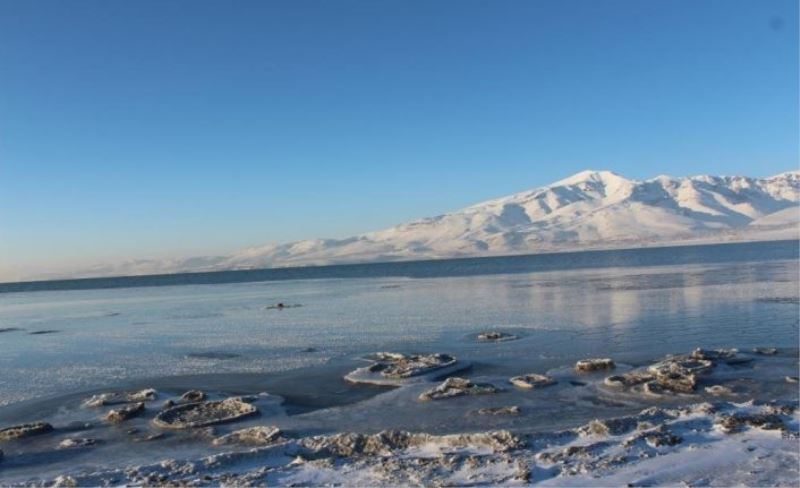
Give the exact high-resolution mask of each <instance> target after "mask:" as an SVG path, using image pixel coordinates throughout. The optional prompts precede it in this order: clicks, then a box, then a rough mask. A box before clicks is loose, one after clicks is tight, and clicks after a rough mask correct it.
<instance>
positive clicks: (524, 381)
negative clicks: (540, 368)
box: [508, 373, 556, 390]
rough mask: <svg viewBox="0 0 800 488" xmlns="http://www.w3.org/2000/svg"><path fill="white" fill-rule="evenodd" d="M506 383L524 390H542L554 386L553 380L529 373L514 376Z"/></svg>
mask: <svg viewBox="0 0 800 488" xmlns="http://www.w3.org/2000/svg"><path fill="white" fill-rule="evenodd" d="M508 381H509V383H511V384H512V385H514V386H516V387H519V388H525V389H528V390H530V389H532V388H542V387H545V386H550V385H554V384H556V382H555V380H554V379H553V378H551V377H549V376H546V375H543V374H536V373H530V374H526V375H522V376H515V377H513V378H511V379H510V380H508Z"/></svg>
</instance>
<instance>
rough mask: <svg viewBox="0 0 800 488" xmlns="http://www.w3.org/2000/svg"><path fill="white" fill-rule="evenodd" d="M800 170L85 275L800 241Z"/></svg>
mask: <svg viewBox="0 0 800 488" xmlns="http://www.w3.org/2000/svg"><path fill="white" fill-rule="evenodd" d="M798 205H800V171H792V172H787V173H782V174H779V175H776V176H773V177H771V178H763V179H757V178H747V177H743V176H725V177H719V176H695V177H689V178H672V177H668V176H658V177H656V178H653V179H649V180H645V181H636V180H628V179H626V178H624V177H622V176H620V175H617V174H615V173H612V172H610V171H583V172H581V173H578V174H576V175H573V176H571V177H569V178H566V179H563V180H561V181H558V182H556V183H553V184H551V185H549V186H545V187H541V188H536V189H533V190H529V191H524V192H521V193H517V194H514V195H511V196H507V197H503V198H498V199H495V200H490V201H487V202H483V203H480V204H477V205H473V206H471V207H467V208H465V209H463V210H459V211H456V212H452V213H448V214H444V215H439V216H436V217H431V218H425V219H420V220H416V221H413V222H409V223H406V224H401V225H398V226H395V227H391V228H389V229H385V230H381V231H376V232H368V233H365V234H361V235H357V236H354V237H350V238H347V239H314V240H307V241H299V242H293V243H288V244H269V245H265V246H261V247H253V248H249V249H245V250H242V251H240V252H237V253H234V254H232V255H230V256H219V257H195V258H189V259H175V260H170V261H148V260H137V261H133V262H129V263H118V264H115V265H111V266H98V267H95V268H93V269H91V270H85V271H84V273H82V274H83V275H95V276H96V275H109V274H146V273H169V272H177V271H205V270H220V269H239V268H258V267H275V266H293V265H309V264H332V263H352V262H368V261H372V262H374V261H392V260H401V259H430V258H443V257H458V256H481V255H502V254H521V253H535V252H542V251H554V250H566V249H573V250H574V249H581V248H598V247H605V248H610V247H626V246H639V245H651V244H658V243H665V244H666V243H678V242H720V241H735V240H759V239H763V240H769V239H790V238H797V237H798V236H800V233H799V232H798V229H800V207H798Z"/></svg>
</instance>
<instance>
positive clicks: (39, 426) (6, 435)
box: [0, 422, 53, 442]
mask: <svg viewBox="0 0 800 488" xmlns="http://www.w3.org/2000/svg"><path fill="white" fill-rule="evenodd" d="M52 431H53V426H52V425H50V424H48V423H47V422H33V423H30V424H21V425H14V426H11V427H6V428H4V429H0V442H2V441H10V440H13V439H21V438H23V437H31V436H34V435H40V434H47V433H48V432H52Z"/></svg>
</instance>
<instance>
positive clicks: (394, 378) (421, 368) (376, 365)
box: [345, 352, 469, 385]
mask: <svg viewBox="0 0 800 488" xmlns="http://www.w3.org/2000/svg"><path fill="white" fill-rule="evenodd" d="M367 360H368V361H371V362H372V364H370V365H369V366H366V367H364V368H358V369H356V370H355V371H353V372H351V373H349V374H347V375H345V380H347V381H350V382H351V383H373V384H384V385H395V384H403V383H407V382H408V381H409V380H411V379H416V378H426V379H432V378H434V377H436V376H441V375H445V374H449V373H452V372H454V371H458V370H459V369H464V368H466V367H468V366H469V365H468V364H464V363H459V361H458V360H457V359H456V358H455V357H454V356H451V355H449V354H441V353H436V354H409V355H406V354H400V353H394V352H378V353H375V354H372V355H371V356H368V357H367Z"/></svg>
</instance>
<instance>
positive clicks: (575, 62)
mask: <svg viewBox="0 0 800 488" xmlns="http://www.w3.org/2000/svg"><path fill="white" fill-rule="evenodd" d="M797 18H798V6H797V2H796V0H747V1H736V0H717V1H711V0H691V1H682V0H647V1H645V0H631V1H617V0H580V1H574V0H567V1H563V0H558V1H556V0H550V1H545V0H515V1H504V0H498V1H488V0H486V1H471V0H459V1H445V0H435V1H428V0H425V1H411V0H402V1H401V0H397V1H387V0H377V1H375V0H364V1H355V2H354V1H345V0H336V1H328V0H317V1H304V0H299V1H298V0H286V1H266V0H264V1H261V0H260V1H244V0H239V1H235V2H224V1H217V0H215V1H200V0H185V1H167V0H159V1H146V0H138V1H121V0H98V1H95V0H80V1H77V0H76V1H47V0H35V1H27V0H14V1H8V0H2V1H0V260H2V261H1V262H0V278H1V277H2V276H3V273H4V272H5V273H6V276H7V277H8V276H10V275H9V271H8V270H9V269H11V268H14V269H17V270H19V269H27V268H33V267H38V268H42V267H45V268H48V267H53V268H55V267H58V266H62V265H65V264H77V263H87V262H94V261H103V260H110V259H118V258H130V257H142V258H149V257H163V256H173V255H174V256H183V255H198V254H215V253H222V252H226V251H231V250H235V249H237V248H240V247H244V246H248V245H255V244H262V243H266V242H272V241H275V242H281V241H289V240H295V239H303V238H311V237H342V236H347V235H351V234H354V233H357V232H361V231H368V230H374V229H379V228H382V227H385V226H389V225H393V224H396V223H399V222H403V221H406V220H409V219H412V218H417V217H422V216H427V215H434V214H437V213H441V212H445V211H448V210H454V209H458V208H460V207H462V206H465V205H469V204H472V203H475V202H478V201H481V200H485V199H488V198H491V197H496V196H502V195H505V194H509V193H512V192H515V191H519V190H523V189H527V188H532V187H536V186H539V185H542V184H547V183H550V182H552V181H554V180H557V179H560V178H562V177H565V176H567V175H569V174H572V173H575V172H577V171H580V170H582V169H586V168H593V169H610V170H613V171H616V172H618V173H621V174H623V175H625V176H628V177H632V178H645V177H650V176H655V175H657V174H663V173H666V174H672V175H675V176H681V175H686V174H697V173H724V174H747V175H753V176H763V175H769V174H772V173H778V172H781V171H786V170H789V169H793V168H796V167H797V165H798V93H797V91H798V61H797V59H798V46H797V43H798V25H797Z"/></svg>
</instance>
